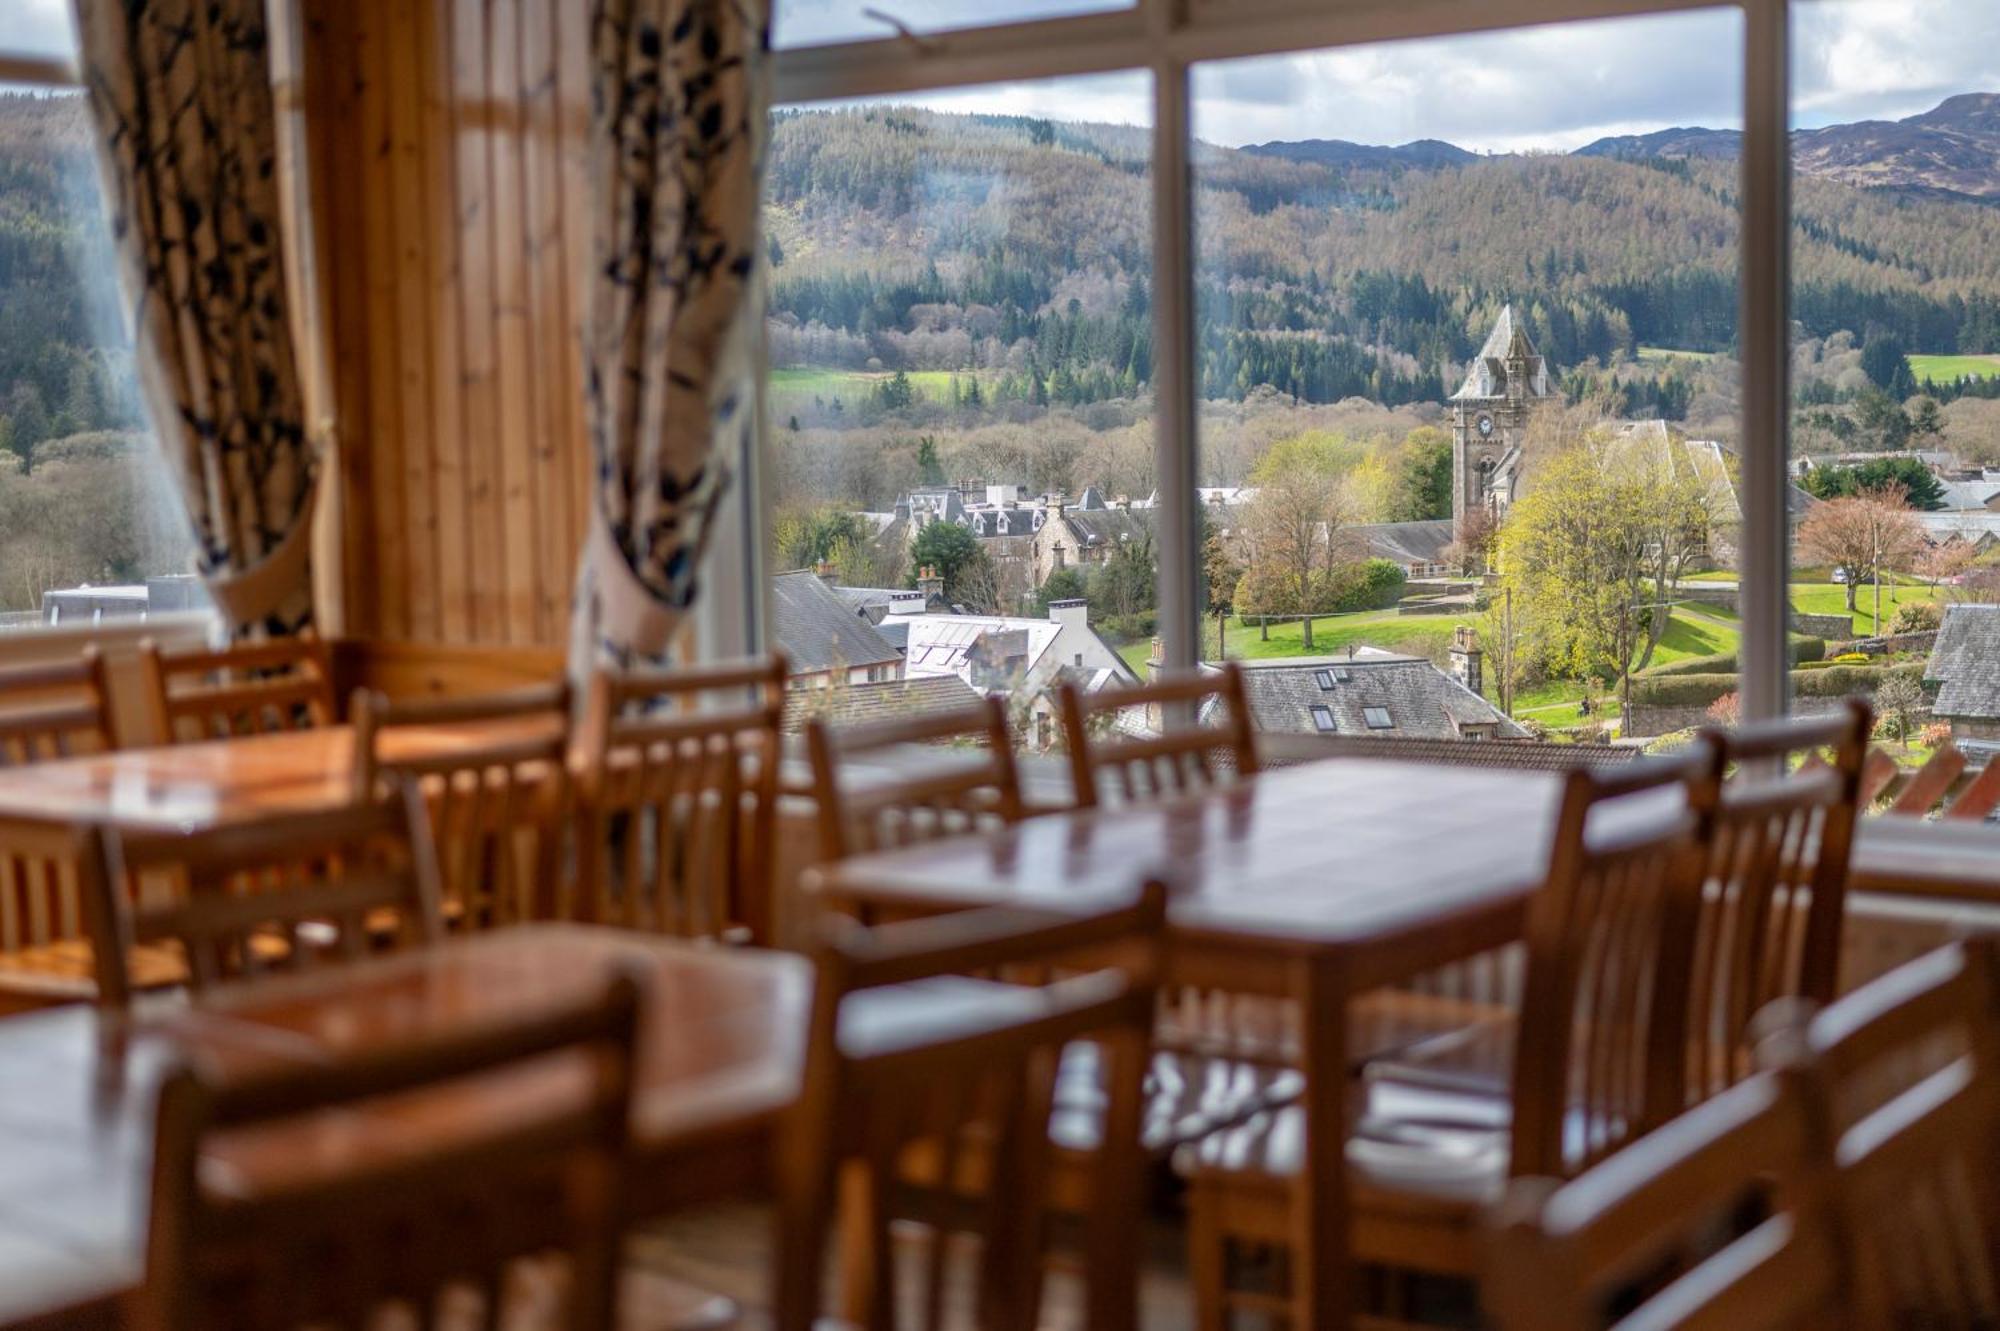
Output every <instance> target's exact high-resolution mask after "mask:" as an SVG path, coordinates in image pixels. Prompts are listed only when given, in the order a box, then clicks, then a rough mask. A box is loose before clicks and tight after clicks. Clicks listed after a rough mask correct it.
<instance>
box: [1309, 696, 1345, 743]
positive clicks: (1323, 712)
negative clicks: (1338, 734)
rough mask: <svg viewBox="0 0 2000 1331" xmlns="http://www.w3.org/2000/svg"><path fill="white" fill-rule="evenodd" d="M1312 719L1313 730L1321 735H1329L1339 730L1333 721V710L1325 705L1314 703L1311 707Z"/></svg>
mask: <svg viewBox="0 0 2000 1331" xmlns="http://www.w3.org/2000/svg"><path fill="white" fill-rule="evenodd" d="M1312 718H1313V729H1314V730H1317V731H1319V732H1320V733H1321V734H1323V735H1330V734H1332V733H1333V732H1334V731H1336V730H1338V729H1340V727H1339V725H1338V724H1337V723H1336V722H1335V721H1334V719H1333V709H1332V708H1331V707H1328V706H1327V705H1326V704H1325V703H1317V702H1316V703H1314V704H1313V705H1312Z"/></svg>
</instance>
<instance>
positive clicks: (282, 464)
mask: <svg viewBox="0 0 2000 1331" xmlns="http://www.w3.org/2000/svg"><path fill="white" fill-rule="evenodd" d="M264 3H265V0H76V18H77V33H78V37H79V38H80V43H81V56H82V67H83V77H84V85H85V88H86V89H87V91H88V93H89V99H90V109H91V114H92V117H93V119H94V121H95V124H96V128H97V150H98V151H97V155H98V164H99V168H100V172H101V175H102V178H103V184H104V197H105V204H106V209H107V212H108V214H109V218H110V224H111V235H112V240H113V243H114V245H115V246H116V249H117V254H118V263H119V270H120V272H119V276H120V281H121V286H122V288H123V291H124V295H125V302H126V309H127V312H128V314H129V316H130V318H131V323H132V334H133V342H134V350H135V352H136V355H137V360H138V365H139V375H140V381H141V384H142V386H143V388H144V391H145V395H146V402H147V406H148V407H149V408H150V414H151V419H152V425H153V428H154V430H155V432H156V433H157V434H158V436H159V441H160V447H161V450H162V451H163V452H164V454H165V456H166V461H167V469H168V473H169V475H170V476H171V477H172V478H173V481H174V483H175V486H176V487H177V489H178V490H179V493H180V497H181V500H182V503H183V504H184V506H185V507H186V510H187V515H188V520H189V522H190V524H191V525H192V527H193V530H194V536H195V544H196V552H197V553H196V571H197V572H199V573H200V574H201V575H202V578H203V579H204V581H205V582H206V583H207V584H208V587H209V592H210V595H211V596H212V597H213V598H214V600H215V604H216V608H217V610H218V611H220V613H221V615H222V617H223V619H224V620H225V621H226V622H227V624H228V626H229V629H230V631H231V633H232V635H234V636H255V635H259V634H281V633H296V632H298V631H300V630H302V629H306V628H309V627H311V625H312V622H313V599H312V571H311V536H310V532H311V520H312V508H313V492H314V480H315V477H316V475H317V472H318V463H317V455H316V449H315V447H314V444H313V441H312V440H311V439H310V438H309V437H308V434H307V430H306V428H305V419H304V416H305V408H304V401H303V396H302V392H301V387H300V376H299V368H298V361H297V357H296V355H295V352H294V348H293V345H292V333H291V324H290V320H289V314H288V307H287V292H286V289H285V268H284V235H283V228H282V226H281V224H280V212H279V181H278V148H277V141H278V127H277V119H276V109H275V104H274V99H273V96H272V92H271V65H270V39H269V33H268V31H267V29H266V18H265V11H264Z"/></svg>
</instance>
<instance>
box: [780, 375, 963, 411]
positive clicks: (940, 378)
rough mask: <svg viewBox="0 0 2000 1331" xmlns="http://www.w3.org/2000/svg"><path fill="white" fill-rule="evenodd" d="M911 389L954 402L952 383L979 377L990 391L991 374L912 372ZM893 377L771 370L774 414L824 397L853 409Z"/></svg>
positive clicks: (934, 397)
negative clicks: (792, 405) (786, 405)
mask: <svg viewBox="0 0 2000 1331" xmlns="http://www.w3.org/2000/svg"><path fill="white" fill-rule="evenodd" d="M908 373H909V376H910V386H911V387H912V388H914V389H915V390H916V392H917V396H918V397H924V398H929V399H930V400H931V401H933V402H950V401H951V381H952V380H953V379H957V380H958V381H959V382H960V383H964V382H965V381H966V380H968V379H972V378H974V377H977V378H978V379H979V381H980V386H981V387H982V388H990V387H991V386H992V383H993V376H992V375H991V374H984V373H980V374H977V375H975V372H974V371H972V370H960V371H953V370H911V371H909V372H908ZM893 377H894V372H893V371H888V370H884V371H880V372H876V371H870V370H772V371H771V390H770V391H771V402H772V410H773V411H781V410H789V408H787V407H785V406H784V405H783V404H784V403H786V402H805V401H808V400H810V399H812V398H821V399H824V400H825V401H828V402H831V401H833V399H835V398H839V399H840V401H841V402H842V404H843V405H846V406H849V407H852V406H854V405H856V404H857V403H860V402H863V401H866V400H867V397H868V394H869V393H870V392H872V391H874V388H875V385H877V384H879V383H881V382H883V381H884V380H886V379H890V378H893Z"/></svg>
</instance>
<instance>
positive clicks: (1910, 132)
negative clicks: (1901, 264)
mask: <svg viewBox="0 0 2000 1331" xmlns="http://www.w3.org/2000/svg"><path fill="white" fill-rule="evenodd" d="M1742 144H1743V135H1742V132H1741V131H1739V130H1733V129H1710V128H1708V127H1706V126H1700V125H1690V126H1675V127H1673V128H1670V129H1661V130H1655V131H1653V132H1652V133H1649V134H1620V135H1611V136H1608V137H1605V138H1601V139H1597V140H1595V141H1593V142H1591V143H1587V144H1585V145H1583V146H1582V147H1581V148H1577V149H1575V150H1574V151H1572V152H1571V153H1569V154H1567V155H1568V156H1571V157H1595V158H1612V159H1620V160H1635V161H1647V160H1661V161H1672V160H1688V159H1701V160H1716V161H1732V160H1734V159H1735V158H1736V156H1737V155H1738V154H1739V153H1740V152H1741V151H1742ZM1242 151H1243V152H1247V153H1252V154H1256V155H1258V156H1264V157H1278V158H1283V159H1286V160H1289V161H1302V162H1313V163H1318V164H1321V165H1327V166H1356V167H1383V166H1399V167H1403V168H1407V169H1417V170H1428V169H1437V168H1439V167H1448V166H1459V165H1463V164H1465V163H1468V162H1471V161H1475V160H1479V159H1480V158H1481V157H1482V156H1483V155H1482V154H1478V153H1473V152H1470V151H1468V150H1466V149H1464V148H1461V147H1459V146H1457V145H1456V144H1452V143H1446V142H1443V141H1442V140H1438V139H1418V140H1415V141H1413V142H1411V143H1406V144H1400V145H1395V146H1389V145H1375V144H1363V143H1351V142H1349V141H1347V140H1344V139H1302V140H1295V141H1282V140H1281V141H1273V142H1270V143H1260V144H1254V145H1249V146H1246V147H1245V148H1243V149H1242ZM1505 155H1511V154H1505ZM1792 162H1793V166H1794V168H1795V169H1796V170H1797V171H1798V173H1799V174H1800V175H1804V176H1817V177H1821V178H1824V179H1828V180H1834V181H1838V182H1840V183H1841V184H1844V185H1853V186H1856V187H1858V188H1862V189H1873V190H1889V191H1906V192H1910V193H1917V194H1924V195H1927V196H1932V197H1946V198H1959V199H1972V200H1976V201H1979V202H1981V203H1991V204H2000V93H1992V92H1970V93H1959V94H1957V95H1955V96H1951V97H1947V98H1945V99H1944V100H1943V101H1942V102H1939V103H1938V104H1937V105H1936V106H1934V107H1932V108H1931V109H1930V110H1928V111H1922V112H1919V113H1917V114H1916V115H1912V116H1905V117H1904V118H1903V119H1901V120H1857V121H1852V122H1849V123H1846V124H1837V125H1825V126H1821V127H1820V128H1817V129H1802V130H1794V131H1793V132H1792Z"/></svg>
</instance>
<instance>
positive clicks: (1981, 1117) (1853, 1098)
mask: <svg viewBox="0 0 2000 1331" xmlns="http://www.w3.org/2000/svg"><path fill="white" fill-rule="evenodd" d="M1806 1044H1807V1047H1808V1050H1809V1052H1810V1054H1811V1057H1812V1062H1811V1067H1812V1070H1813V1073H1814V1075H1815V1077H1816V1078H1817V1079H1818V1081H1819V1085H1820V1090H1821V1095H1822V1098H1823V1101H1824V1103H1825V1104H1826V1106H1827V1115H1828V1117H1829V1118H1830V1120H1831V1125H1830V1126H1831V1135H1832V1137H1833V1157H1834V1162H1835V1168H1836V1171H1837V1179H1836V1184H1835V1193H1836V1196H1837V1197H1838V1198H1839V1202H1840V1207H1841V1217H1842V1220H1843V1223H1844V1225H1845V1228H1846V1231H1847V1234H1848V1248H1849V1252H1850V1255H1851V1259H1852V1264H1853V1269H1854V1276H1855V1280H1856V1284H1857V1288H1856V1306H1857V1308H1858V1309H1859V1310H1860V1312H1861V1313H1862V1314H1864V1316H1863V1317H1862V1324H1864V1325H1867V1326H1871V1327H1872V1326H1903V1327H1925V1328H1933V1327H1936V1328H1947V1327H1962V1328H1978V1327H1992V1326H2000V1288H1997V1287H2000V940H1996V939H1995V938H1994V937H1993V936H1991V935H1984V936H1981V937H1978V938H1975V939H1970V940H1967V941H1966V942H1963V943H1955V944H1953V945H1951V946H1949V947H1945V948H1942V949H1940V950H1938V951H1936V952H1932V953H1929V954H1927V955H1925V956H1923V957H1919V958H1918V959H1917V960H1915V961H1913V962H1910V963H1908V964H1907V965H1904V966H1901V967H1899V968H1897V969H1896V970H1893V971H1891V972H1889V973H1888V974H1887V975H1884V976H1882V977H1881V978H1879V979H1876V980H1874V981H1871V982H1870V983H1868V984H1866V985H1863V986H1862V987H1861V988H1859V989H1857V990H1855V991H1854V992H1853V993H1851V994H1849V995H1848V996H1847V997H1845V998H1843V999H1841V1000H1840V1001H1839V1002H1836V1003H1833V1004H1831V1005H1830V1006H1828V1007H1826V1008H1824V1009H1822V1010H1821V1011H1820V1012H1819V1013H1818V1015H1816V1016H1814V1017H1813V1018H1812V1019H1811V1021H1810V1022H1809V1023H1808V1024H1807V1026H1806Z"/></svg>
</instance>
